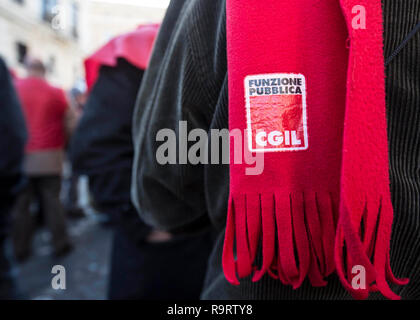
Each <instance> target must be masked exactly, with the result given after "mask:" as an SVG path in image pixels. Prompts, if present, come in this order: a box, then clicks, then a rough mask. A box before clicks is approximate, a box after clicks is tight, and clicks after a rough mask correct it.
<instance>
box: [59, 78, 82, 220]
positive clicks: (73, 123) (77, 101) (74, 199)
mask: <svg viewBox="0 0 420 320" xmlns="http://www.w3.org/2000/svg"><path fill="white" fill-rule="evenodd" d="M84 87H85V85H84V83H79V84H78V85H76V86H74V87H73V88H72V89H71V90H69V91H68V92H67V99H68V101H69V106H70V109H71V110H72V112H71V113H70V116H69V117H68V118H67V128H69V129H68V131H69V132H74V130H75V128H76V127H77V124H78V123H79V121H80V118H81V117H82V113H83V108H84V106H85V104H86V99H87V93H86V90H85V88H84ZM70 140H71V139H70ZM68 158H69V144H68V145H66V160H65V162H64V166H63V184H62V203H63V206H64V210H65V212H66V216H67V217H69V218H82V217H84V216H85V213H84V210H83V209H82V208H81V206H80V203H79V189H78V187H79V175H78V174H77V173H75V172H74V170H73V168H72V166H71V162H70V161H69V160H68Z"/></svg>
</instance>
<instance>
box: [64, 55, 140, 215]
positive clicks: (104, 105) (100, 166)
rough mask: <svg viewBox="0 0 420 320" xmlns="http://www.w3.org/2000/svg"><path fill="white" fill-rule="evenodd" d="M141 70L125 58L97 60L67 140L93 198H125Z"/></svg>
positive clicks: (114, 201) (104, 201) (116, 201)
mask: <svg viewBox="0 0 420 320" xmlns="http://www.w3.org/2000/svg"><path fill="white" fill-rule="evenodd" d="M142 76H143V70H140V69H138V68H137V67H135V66H133V65H131V64H130V63H128V62H127V61H126V60H124V59H119V60H118V65H117V66H116V67H108V66H102V67H101V69H100V72H99V77H98V80H97V82H96V83H95V85H94V87H93V88H92V91H91V92H90V94H89V98H88V101H87V103H86V106H85V109H84V112H83V115H82V118H81V120H80V123H79V124H78V126H77V128H76V130H75V133H74V135H73V137H72V140H71V145H70V158H71V162H72V165H73V170H74V171H75V172H77V173H79V174H84V175H87V176H89V177H90V178H91V179H90V180H91V181H90V186H91V191H92V193H93V196H94V200H95V202H97V203H98V204H99V205H101V206H103V207H109V206H115V205H120V204H124V203H130V202H131V200H130V181H131V167H132V162H133V154H134V151H133V142H132V117H133V110H134V104H135V101H136V97H137V92H138V89H139V87H140V83H141V80H142Z"/></svg>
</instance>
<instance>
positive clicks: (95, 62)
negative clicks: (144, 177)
mask: <svg viewBox="0 0 420 320" xmlns="http://www.w3.org/2000/svg"><path fill="white" fill-rule="evenodd" d="M163 27H167V26H165V25H164V26H163ZM157 31H158V26H157V25H145V26H140V27H139V28H138V29H136V30H135V31H133V32H131V33H127V34H123V35H121V36H118V37H116V38H114V39H112V40H111V41H110V42H109V43H108V44H106V45H105V46H104V47H102V48H101V49H99V50H98V51H97V52H95V53H94V54H93V55H92V56H91V57H89V58H88V59H87V60H86V62H85V66H86V77H87V84H88V87H89V88H90V93H89V98H88V101H87V104H86V108H85V111H84V113H83V116H82V119H81V121H80V124H79V126H78V128H77V129H76V132H75V134H74V137H73V139H72V147H71V155H72V163H73V168H74V170H76V171H77V172H78V173H80V174H86V175H88V176H89V186H90V190H91V192H92V195H93V199H94V202H95V204H96V206H97V208H98V209H99V210H100V211H103V212H105V213H106V214H108V215H109V216H110V217H111V219H112V221H113V223H114V225H115V234H114V239H113V248H112V257H111V272H110V282H109V289H108V292H109V294H108V297H109V299H117V300H118V299H147V300H157V299H197V298H198V297H199V294H200V291H201V287H202V284H203V280H204V270H205V267H206V264H207V258H208V254H209V250H210V248H211V241H210V236H209V234H205V235H204V236H201V235H200V236H198V237H195V238H193V241H190V240H192V238H189V237H174V236H173V235H172V234H170V233H167V232H163V231H159V230H155V229H152V228H150V227H149V226H147V225H146V224H145V223H144V222H143V221H142V220H141V219H140V217H139V216H138V213H137V212H136V210H135V208H134V206H133V205H132V202H131V198H130V188H131V170H132V162H133V155H134V150H133V142H132V115H133V110H134V105H135V101H136V97H137V93H138V89H139V87H140V84H141V81H142V78H143V74H144V70H145V69H146V67H147V64H148V60H149V55H150V53H151V50H152V46H153V42H154V39H155V36H156V34H157Z"/></svg>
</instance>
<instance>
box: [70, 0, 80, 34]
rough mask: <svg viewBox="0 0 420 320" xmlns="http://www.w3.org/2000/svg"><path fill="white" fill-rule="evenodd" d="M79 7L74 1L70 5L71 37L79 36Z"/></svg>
mask: <svg viewBox="0 0 420 320" xmlns="http://www.w3.org/2000/svg"><path fill="white" fill-rule="evenodd" d="M78 27H79V7H78V5H77V3H76V2H73V3H72V6H71V33H72V35H73V37H75V38H78V37H79V28H78Z"/></svg>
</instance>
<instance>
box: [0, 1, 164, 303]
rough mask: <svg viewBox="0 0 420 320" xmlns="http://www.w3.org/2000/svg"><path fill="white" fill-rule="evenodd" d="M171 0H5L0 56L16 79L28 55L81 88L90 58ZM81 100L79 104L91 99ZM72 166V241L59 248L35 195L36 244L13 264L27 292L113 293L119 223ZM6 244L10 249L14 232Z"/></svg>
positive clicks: (55, 79)
mask: <svg viewBox="0 0 420 320" xmlns="http://www.w3.org/2000/svg"><path fill="white" fill-rule="evenodd" d="M168 4H169V0H131V1H130V0H0V57H1V58H2V60H4V62H5V63H6V65H7V67H8V68H9V70H10V72H11V74H12V75H13V78H14V79H15V80H16V81H17V80H18V79H23V78H25V77H26V71H27V70H26V68H25V67H26V66H27V65H26V63H27V58H28V57H36V58H37V59H39V61H42V63H43V65H45V69H46V70H45V71H46V72H45V79H46V80H47V81H48V82H49V83H51V84H52V85H53V86H56V87H58V88H61V89H63V91H64V92H66V93H69V95H70V96H71V95H72V93H73V91H74V90H76V91H75V92H76V93H77V94H79V93H80V96H82V94H85V93H86V90H87V88H86V83H85V66H84V60H85V59H86V58H87V57H88V56H90V55H92V53H94V52H95V51H96V50H98V49H99V48H100V47H102V46H104V45H105V44H106V43H107V42H108V41H110V40H111V39H112V38H114V37H116V36H118V35H120V34H123V33H125V32H130V31H132V30H135V29H136V28H137V27H138V26H140V25H143V24H148V23H160V22H161V21H162V19H163V17H164V15H165V11H166V9H167V6H168ZM72 90H73V91H72ZM75 99H76V100H77V99H78V97H75ZM81 101H82V102H80V105H82V104H84V102H85V101H86V99H82V98H81ZM78 103H79V101H76V105H78ZM67 167H68V161H66V163H65V166H64V172H63V187H62V191H61V193H62V196H61V198H62V202H63V205H64V209H65V211H66V214H67V231H68V234H69V238H70V239H71V245H72V247H71V249H70V250H68V251H69V252H66V254H63V255H62V256H58V255H56V254H54V252H53V251H54V250H53V249H54V248H52V245H51V243H52V241H51V233H50V232H49V230H48V228H47V227H46V223H45V220H46V217H45V215H43V213H42V211H43V209H45V208H42V206H41V207H40V205H39V203H37V201H34V202H35V203H32V204H31V207H30V212H31V215H32V216H33V217H34V218H35V220H36V229H35V233H34V236H33V240H32V244H31V252H30V254H28V256H27V257H24V259H16V261H14V262H13V266H14V267H13V270H12V273H13V274H14V276H16V279H17V285H18V288H19V292H20V293H21V294H22V296H21V298H23V299H40V300H50V299H106V297H107V286H108V281H109V272H110V270H109V269H110V259H111V250H112V235H113V229H112V227H111V226H110V225H109V223H108V221H107V217H106V216H105V215H104V214H100V213H98V212H97V211H95V209H93V207H94V205H93V204H92V203H91V200H90V196H89V187H88V182H87V181H86V177H76V179H75V180H74V181H70V182H69V181H67V185H66V179H67V180H69V179H72V173H71V169H70V170H69V169H68V168H67ZM69 184H70V186H69ZM69 188H71V189H74V190H72V191H71V192H72V193H73V194H74V193H76V194H77V196H76V197H75V199H70V200H69V199H68V198H69V192H70V191H69ZM57 189H59V188H57ZM38 196H39V195H38ZM73 196H74V195H73ZM66 199H67V200H66ZM38 200H39V199H38ZM66 201H67V202H75V203H71V205H72V206H74V205H75V208H76V209H75V208H69V207H68V206H67V207H66V205H65V202H66ZM76 202H77V203H76ZM7 246H8V250H9V251H10V255H11V256H12V255H13V253H12V251H13V249H12V241H11V239H9V240H8V242H7ZM64 249H69V248H64ZM55 265H62V266H63V267H65V269H66V286H67V287H66V290H54V289H53V288H52V285H51V280H52V278H53V277H54V274H52V273H51V271H52V267H53V266H55Z"/></svg>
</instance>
